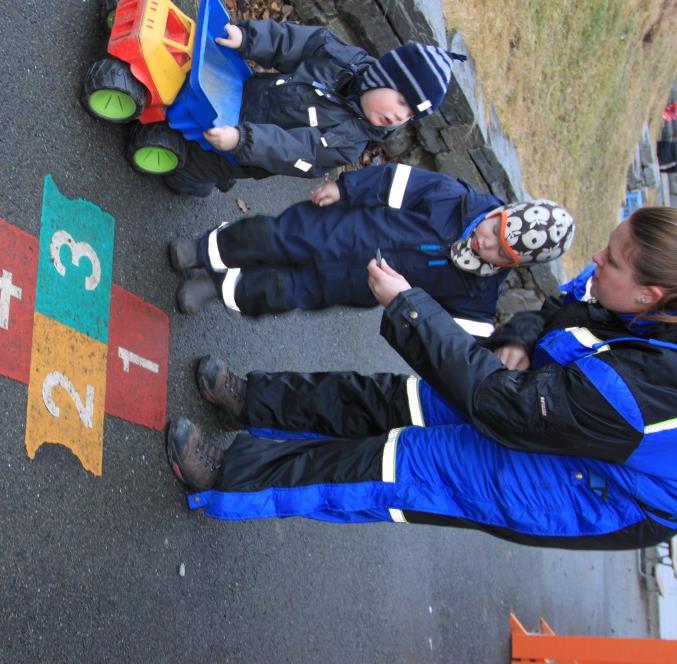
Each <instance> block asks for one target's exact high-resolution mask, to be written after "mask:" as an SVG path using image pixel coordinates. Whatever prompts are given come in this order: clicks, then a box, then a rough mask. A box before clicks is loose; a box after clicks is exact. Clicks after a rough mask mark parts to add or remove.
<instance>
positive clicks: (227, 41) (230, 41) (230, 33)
mask: <svg viewBox="0 0 677 664" xmlns="http://www.w3.org/2000/svg"><path fill="white" fill-rule="evenodd" d="M225 30H226V36H225V37H217V38H216V40H215V41H216V43H217V44H219V45H221V46H226V47H228V48H235V49H237V48H240V46H242V30H240V28H238V27H237V26H236V25H233V24H232V23H226V27H225Z"/></svg>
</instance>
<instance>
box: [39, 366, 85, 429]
mask: <svg viewBox="0 0 677 664" xmlns="http://www.w3.org/2000/svg"><path fill="white" fill-rule="evenodd" d="M55 387H63V389H64V390H66V392H68V395H69V396H70V398H71V399H72V400H73V403H74V404H75V408H76V410H77V411H78V415H79V416H80V419H81V420H82V423H83V424H84V425H85V426H86V427H87V428H88V429H91V428H92V427H93V426H94V424H93V420H94V387H93V386H92V385H87V394H86V397H85V403H84V404H83V403H82V399H81V398H80V395H79V394H78V393H77V391H76V389H75V388H74V387H73V383H71V382H70V380H68V378H66V376H64V375H63V374H62V373H61V372H60V371H52V372H51V373H49V374H47V376H46V377H45V381H44V382H43V384H42V399H43V401H44V402H45V406H47V410H48V411H49V412H50V413H51V414H52V415H54V417H59V415H60V413H61V410H60V409H59V407H58V406H57V405H56V403H55V402H54V398H53V397H52V391H53V390H54V388H55Z"/></svg>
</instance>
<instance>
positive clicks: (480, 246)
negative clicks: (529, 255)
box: [470, 212, 515, 267]
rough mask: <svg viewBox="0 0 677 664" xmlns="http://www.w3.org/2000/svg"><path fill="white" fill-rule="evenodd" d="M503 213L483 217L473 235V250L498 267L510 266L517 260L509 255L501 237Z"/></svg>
mask: <svg viewBox="0 0 677 664" xmlns="http://www.w3.org/2000/svg"><path fill="white" fill-rule="evenodd" d="M500 232H501V213H500V212H497V213H495V214H493V215H491V216H490V217H487V218H486V219H483V220H482V221H481V222H480V223H479V225H478V226H477V228H476V229H475V232H474V233H473V236H472V241H471V243H470V246H471V247H472V250H473V251H474V252H475V253H476V254H477V255H478V256H479V257H480V258H481V259H482V260H483V261H484V262H485V263H491V264H492V265H496V266H497V267H509V266H511V265H514V264H515V262H514V261H513V259H512V258H510V256H509V255H508V252H507V251H506V249H505V247H504V246H503V243H502V242H501V238H500V235H499V234H500Z"/></svg>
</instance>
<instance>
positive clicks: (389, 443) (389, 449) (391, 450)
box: [382, 428, 407, 523]
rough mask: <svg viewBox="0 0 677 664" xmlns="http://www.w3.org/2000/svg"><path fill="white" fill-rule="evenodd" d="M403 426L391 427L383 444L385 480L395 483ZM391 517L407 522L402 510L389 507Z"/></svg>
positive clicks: (397, 520)
mask: <svg viewBox="0 0 677 664" xmlns="http://www.w3.org/2000/svg"><path fill="white" fill-rule="evenodd" d="M401 431H402V428H399V429H391V430H390V432H389V433H388V440H386V444H385V445H384V446H383V470H382V472H383V481H384V482H391V483H393V484H394V483H395V481H396V479H397V477H396V472H397V440H398V438H399V437H400V433H401ZM388 512H389V514H390V518H391V519H392V520H393V521H395V522H396V523H407V520H406V519H405V518H404V512H402V510H398V509H394V508H392V507H391V508H388Z"/></svg>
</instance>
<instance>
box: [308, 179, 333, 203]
mask: <svg viewBox="0 0 677 664" xmlns="http://www.w3.org/2000/svg"><path fill="white" fill-rule="evenodd" d="M339 198H341V192H340V191H339V188H338V185H337V184H336V182H334V181H333V180H327V181H326V182H323V183H322V184H321V185H320V186H319V187H318V188H317V189H313V191H312V192H311V193H310V200H311V201H312V202H313V203H315V205H317V206H319V207H324V206H325V205H331V204H332V203H336V201H338V199H339Z"/></svg>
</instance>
